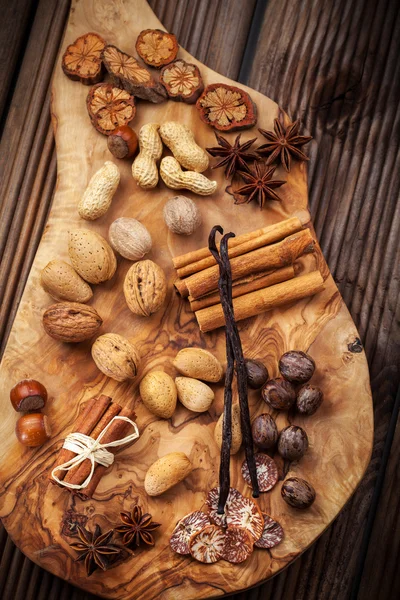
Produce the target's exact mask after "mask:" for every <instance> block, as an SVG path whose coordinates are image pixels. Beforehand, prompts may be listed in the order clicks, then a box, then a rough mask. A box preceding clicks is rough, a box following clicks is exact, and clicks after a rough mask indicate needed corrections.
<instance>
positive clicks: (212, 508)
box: [206, 487, 243, 527]
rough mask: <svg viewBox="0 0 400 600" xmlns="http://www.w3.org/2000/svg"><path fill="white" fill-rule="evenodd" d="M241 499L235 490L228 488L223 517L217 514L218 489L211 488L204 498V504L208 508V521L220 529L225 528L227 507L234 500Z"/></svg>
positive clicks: (240, 495)
mask: <svg viewBox="0 0 400 600" xmlns="http://www.w3.org/2000/svg"><path fill="white" fill-rule="evenodd" d="M241 498H243V496H242V494H241V493H240V492H239V491H238V490H236V489H235V488H229V494H228V498H227V500H226V504H225V512H224V514H223V515H220V514H218V500H219V487H215V488H212V489H211V490H210V491H209V492H208V494H207V498H206V504H207V506H208V508H209V511H208V512H209V515H210V519H211V521H212V522H213V523H215V524H216V525H220V526H221V527H226V513H227V511H228V509H229V506H230V505H231V504H232V502H234V501H235V500H240V499H241Z"/></svg>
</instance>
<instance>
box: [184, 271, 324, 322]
mask: <svg viewBox="0 0 400 600" xmlns="http://www.w3.org/2000/svg"><path fill="white" fill-rule="evenodd" d="M323 284H324V280H323V278H322V275H321V273H320V272H319V271H313V272H312V273H307V274H306V275H301V276H300V277H295V278H294V279H290V280H289V281H284V282H283V283H277V284H276V285H272V286H271V287H267V288H265V289H263V290H258V291H256V292H251V293H250V294H245V295H244V296H240V297H239V298H235V299H234V300H233V310H234V313H235V320H236V321H241V320H242V319H247V318H248V317H254V316H256V315H259V314H261V313H263V312H266V311H267V310H272V309H274V308H277V307H278V306H282V305H284V304H289V303H290V302H294V301H296V300H301V299H302V298H306V297H308V296H313V295H314V294H316V293H317V292H320V291H321V290H322V289H323V287H324V286H323ZM195 315H196V319H197V322H198V324H199V327H200V331H202V332H203V333H205V332H207V331H212V330H213V329H217V328H218V327H222V326H223V325H224V324H225V318H224V312H223V309H222V306H221V304H216V305H214V306H209V307H208V308H203V309H202V310H198V311H197V312H196V313H195Z"/></svg>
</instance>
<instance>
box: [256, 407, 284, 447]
mask: <svg viewBox="0 0 400 600" xmlns="http://www.w3.org/2000/svg"><path fill="white" fill-rule="evenodd" d="M251 432H252V434H253V442H254V443H255V445H256V446H257V447H258V448H260V449H261V450H268V449H269V448H272V447H273V446H275V444H276V442H277V440H278V428H277V426H276V423H275V420H274V419H273V417H271V415H269V414H268V413H263V414H262V415H258V417H256V418H255V419H254V421H253V423H252V425H251Z"/></svg>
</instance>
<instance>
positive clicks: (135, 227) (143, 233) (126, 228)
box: [108, 217, 152, 260]
mask: <svg viewBox="0 0 400 600" xmlns="http://www.w3.org/2000/svg"><path fill="white" fill-rule="evenodd" d="M108 237H109V239H110V244H111V246H112V247H113V248H114V250H115V251H116V252H118V253H119V254H120V255H121V256H123V257H124V258H127V259H128V260H140V259H141V258H143V257H144V256H145V255H146V254H147V253H148V252H150V250H151V246H152V240H151V235H150V233H149V232H148V230H147V229H146V227H145V226H144V225H143V224H142V223H140V221H137V220H136V219H131V218H130V217H120V218H119V219H116V220H115V221H114V222H113V223H111V225H110V229H109V230H108Z"/></svg>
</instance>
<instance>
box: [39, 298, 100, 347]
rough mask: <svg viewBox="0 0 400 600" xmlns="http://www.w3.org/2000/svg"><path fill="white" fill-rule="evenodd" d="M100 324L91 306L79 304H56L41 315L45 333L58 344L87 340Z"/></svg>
mask: <svg viewBox="0 0 400 600" xmlns="http://www.w3.org/2000/svg"><path fill="white" fill-rule="evenodd" d="M102 324H103V320H102V318H101V317H100V315H99V314H98V312H97V311H96V310H95V309H94V308H93V307H92V306H88V305H87V304H80V303H79V302H57V304H53V305H52V306H49V308H48V309H47V310H46V311H45V312H44V314H43V327H44V330H45V332H46V333H47V335H49V336H50V337H52V338H53V339H55V340H58V341H60V342H67V343H68V342H69V343H77V342H83V341H84V340H89V339H90V338H92V337H93V336H94V335H95V334H96V333H97V332H98V330H99V329H100V327H101V326H102Z"/></svg>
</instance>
